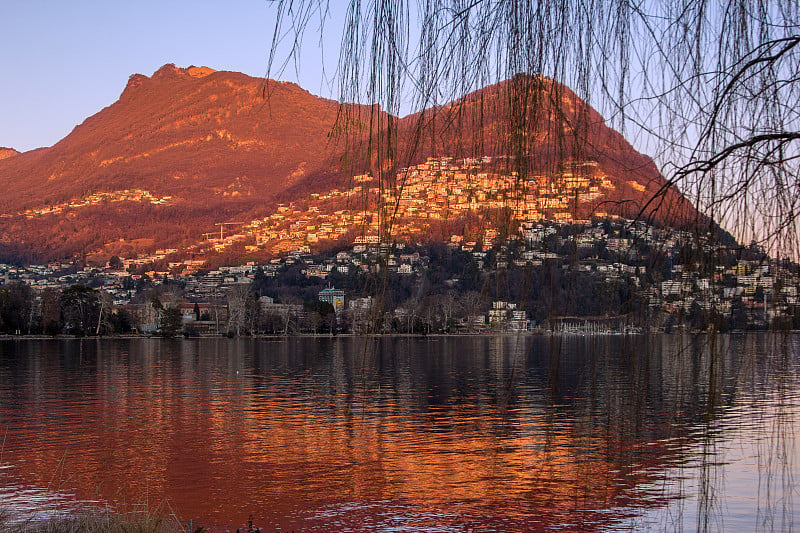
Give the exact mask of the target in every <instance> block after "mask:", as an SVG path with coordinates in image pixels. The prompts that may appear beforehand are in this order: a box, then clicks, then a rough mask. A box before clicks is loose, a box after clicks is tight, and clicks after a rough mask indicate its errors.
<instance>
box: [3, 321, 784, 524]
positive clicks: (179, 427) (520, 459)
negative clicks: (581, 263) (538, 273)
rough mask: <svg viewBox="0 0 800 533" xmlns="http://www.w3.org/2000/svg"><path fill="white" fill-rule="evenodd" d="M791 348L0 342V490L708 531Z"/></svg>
mask: <svg viewBox="0 0 800 533" xmlns="http://www.w3.org/2000/svg"><path fill="white" fill-rule="evenodd" d="M781 342H783V344H781ZM797 345H798V343H797V338H796V337H789V338H784V339H783V341H781V339H778V338H776V337H773V336H769V335H764V336H760V337H759V336H752V335H750V336H739V337H729V336H725V337H716V338H709V337H680V336H676V335H672V336H654V337H646V336H616V337H560V338H559V337H555V338H546V337H514V336H496V337H467V338H456V337H432V338H410V337H386V338H322V337H320V338H287V339H238V340H229V339H203V340H180V341H179V340H176V341H163V340H147V339H138V340H119V339H115V340H84V341H22V342H0V383H2V385H0V428H2V430H3V431H4V432H5V433H7V435H6V437H5V439H6V442H5V446H4V449H3V455H2V462H4V463H7V464H9V465H11V468H10V469H7V471H0V486H2V485H6V486H9V485H11V484H12V479H13V483H16V484H28V485H31V486H37V487H43V488H49V489H54V490H55V489H58V490H61V491H64V490H66V491H68V492H71V493H74V494H75V495H76V497H77V498H79V499H95V498H102V499H103V500H104V501H109V502H112V503H115V504H117V505H120V506H123V507H124V506H131V505H136V504H139V503H141V502H143V501H144V500H147V501H149V502H159V501H163V500H164V499H168V500H169V502H170V504H171V506H172V508H173V509H174V510H175V512H176V513H177V514H178V515H179V516H180V517H182V518H185V519H187V520H188V519H190V518H192V519H194V520H195V521H201V522H203V523H207V524H222V525H233V526H235V525H237V524H239V525H240V524H242V523H243V522H244V521H245V520H246V519H247V517H248V516H250V515H253V517H254V520H255V522H256V523H257V524H259V525H262V526H263V527H268V528H281V529H289V530H291V529H295V530H301V531H326V530H331V528H334V529H337V530H341V531H378V530H386V529H387V528H397V529H399V530H403V531H415V530H416V531H432V530H436V531H450V530H452V531H465V530H470V531H471V530H474V531H508V530H515V531H517V530H532V531H536V530H542V529H546V528H555V529H561V530H570V531H571V530H594V529H598V530H605V529H608V528H614V527H620V524H636V523H637V522H636V520H638V519H639V518H637V517H639V516H640V515H641V516H645V515H648V514H652V513H653V510H654V509H655V510H659V509H665V508H668V507H669V508H672V507H674V506H675V502H680V501H682V499H684V498H686V497H692V498H696V499H697V504H696V505H695V506H693V507H692V508H691V509H684V508H683V506H681V505H678V506H677V508H678V509H683V511H682V512H683V513H685V514H686V515H687V516H688V518H686V517H677V518H676V517H675V516H672V514H670V516H669V518H664V517H663V516H659V515H658V511H656V518H654V519H655V520H657V521H658V522H659V525H660V526H664V527H665V528H669V529H681V527H680V526H678V525H675V524H684V523H685V521H686V520H689V521H690V522H691V523H690V524H689V525H690V526H691V527H697V528H698V529H709V528H710V529H716V528H717V527H716V526H717V525H719V524H718V523H717V522H715V521H716V520H720V519H721V517H720V516H718V515H719V514H720V505H719V503H720V502H719V501H718V500H716V499H715V498H716V496H715V494H718V492H719V489H721V488H724V483H725V481H724V480H720V479H718V478H717V477H716V476H717V474H718V472H717V469H718V465H716V463H715V454H717V452H718V451H719V449H720V448H721V447H724V446H726V444H725V442H727V441H726V440H725V439H728V438H730V437H731V436H737V435H739V434H747V435H748V438H749V439H750V438H751V437H749V435H750V434H751V433H752V440H754V441H757V442H761V444H760V446H762V452H763V453H764V460H765V461H767V460H768V458H770V457H773V456H775V457H777V456H779V453H778V452H780V449H782V448H780V447H781V446H784V447H785V446H786V445H787V443H788V444H791V443H792V442H793V439H794V433H793V428H794V421H795V420H796V412H795V411H794V410H793V407H792V406H793V405H795V404H796V403H797V402H795V401H794V400H795V399H796V396H797V391H798V387H797V383H796V381H795V378H794V376H795V375H796V363H797V361H796V359H797V358H796V355H797V354H796V352H797ZM765 354H766V355H765ZM765 400H769V402H765ZM775 410H777V411H778V413H777V414H778V415H779V416H773V415H774V414H775ZM759 421H761V422H764V421H768V422H769V424H768V425H769V430H768V432H767V433H766V434H765V433H764V428H763V426H764V424H761V423H759ZM784 457H787V456H786V454H784ZM794 467H795V465H794V458H793V454H789V456H788V458H786V460H784V461H783V462H782V463H780V464H779V463H778V462H775V463H769V464H766V466H764V469H763V472H762V471H761V469H759V471H758V472H757V473H756V480H755V481H754V483H759V482H763V483H767V484H769V483H772V485H771V486H772V488H773V492H774V493H775V494H778V493H779V490H780V489H781V488H782V485H781V479H782V478H781V475H788V476H789V477H791V474H793V473H794V471H793V470H792V469H793V468H794ZM54 471H55V474H54ZM3 476H5V477H3ZM689 478H693V479H691V480H688V479H689ZM694 478H696V479H694ZM731 478H733V479H734V480H737V479H738V477H737V476H736V474H735V473H734V474H733V475H731ZM684 480H687V481H684ZM689 491H691V492H692V493H693V494H687V492H689ZM715 491H717V492H715ZM695 493H696V494H695ZM757 496H758V495H757ZM737 501H738V500H737ZM759 505H761V504H759ZM770 505H771V504H770V503H769V502H764V504H763V509H762V507H759V508H758V509H757V513H761V516H762V518H763V513H765V512H769V513H772V514H771V517H772V519H777V520H779V521H780V520H782V522H780V523H781V524H785V523H786V521H787V520H788V524H789V526H791V524H792V521H793V517H792V516H791V512H790V513H789V516H788V517H787V516H783V517H781V516H777V515H778V514H780V513H778V509H777V508H772V507H770ZM781 505H782V507H781V509H782V510H783V511H781V512H783V513H784V515H785V510H786V508H787V507H786V505H785V502H784V503H783V504H781ZM671 506H672V507H671ZM789 510H790V511H791V506H789ZM670 513H672V511H670ZM651 519H652V518H651ZM667 521H672V525H671V526H670V525H669V524H668V523H667ZM776 527H777V526H776ZM777 528H779V527H777ZM651 529H653V528H652V527H651Z"/></svg>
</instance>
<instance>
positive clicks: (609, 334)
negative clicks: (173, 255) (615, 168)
mask: <svg viewBox="0 0 800 533" xmlns="http://www.w3.org/2000/svg"><path fill="white" fill-rule="evenodd" d="M681 333H686V334H691V335H708V334H709V332H707V331H691V330H688V331H674V330H673V331H672V332H670V333H666V332H664V331H639V332H619V331H608V332H596V331H589V332H581V331H558V332H556V331H549V330H541V331H483V332H471V333H466V332H465V333H337V334H335V335H334V334H330V333H293V334H291V335H282V334H257V335H240V336H238V337H229V336H227V335H223V334H218V335H196V336H190V337H187V336H183V335H176V336H175V337H162V336H160V335H149V334H135V333H124V334H119V335H88V336H83V337H81V336H76V335H63V334H59V335H8V334H0V341H10V340H115V339H120V340H123V339H124V340H131V339H154V340H195V339H196V340H200V339H228V340H234V339H293V338H294V339H301V338H311V339H314V338H327V339H335V338H338V337H341V338H384V337H385V338H390V337H401V338H402V337H408V338H420V339H425V338H451V337H622V336H643V335H675V334H681ZM750 333H772V334H777V333H788V334H800V329H790V330H781V331H771V330H736V331H728V332H725V333H721V332H717V334H718V335H742V334H750Z"/></svg>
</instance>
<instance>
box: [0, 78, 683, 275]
mask: <svg viewBox="0 0 800 533" xmlns="http://www.w3.org/2000/svg"><path fill="white" fill-rule="evenodd" d="M520 98H522V99H523V103H522V105H519V101H520ZM370 121H371V122H370ZM389 121H392V122H394V124H396V126H397V128H396V134H397V137H396V139H399V140H398V141H397V142H396V143H394V144H392V143H391V142H389V143H386V142H383V141H384V140H385V138H386V136H387V133H388V132H387V131H386V130H380V128H372V129H370V128H369V126H368V125H369V124H370V123H374V124H387V123H388V122H389ZM520 123H521V124H523V127H522V128H520V127H515V126H514V124H517V126H518V125H519V124H520ZM531 125H533V128H532V127H531ZM348 128H349V129H351V130H356V131H357V132H360V137H358V136H356V137H347V138H344V137H342V136H337V132H341V131H342V130H343V129H348ZM522 130H529V132H532V133H530V135H528V134H525V135H520V134H518V132H519V131H522ZM370 131H372V132H374V134H372V136H370V135H369V132H370ZM365 132H366V133H365ZM352 139H360V141H358V142H360V143H362V144H361V145H359V144H355V146H356V148H355V150H353V149H352V146H351V148H350V149H348V150H347V151H346V147H345V145H346V144H347V142H350V143H353V142H355V141H353V140H352ZM359 146H361V149H360V150H359V148H358V147H359ZM376 146H377V147H379V148H382V147H386V146H394V147H395V149H394V150H388V149H385V148H382V149H383V151H381V150H379V149H376V148H375V147H376ZM353 154H358V156H359V157H357V158H356V157H353ZM514 154H525V156H524V157H516V158H514V157H512V158H511V159H509V158H508V157H506V156H508V155H511V156H513V155H514ZM345 156H347V160H346V162H347V164H348V165H349V169H348V170H349V171H348V174H354V173H355V174H357V173H362V175H367V174H370V173H371V174H372V175H378V174H380V173H381V172H383V171H386V170H387V169H388V170H389V171H390V174H391V175H393V172H394V171H396V170H397V169H401V168H409V167H411V166H414V165H419V164H422V163H424V162H425V161H426V160H428V159H429V158H431V157H453V158H465V157H482V156H494V161H495V162H496V161H505V163H504V165H505V167H507V168H499V167H497V166H496V165H495V167H493V168H492V169H489V170H488V171H489V172H492V173H497V174H498V175H499V174H502V173H506V174H508V173H512V172H517V173H518V174H515V175H517V176H520V175H524V176H527V175H528V174H530V175H534V174H536V175H537V178H536V180H534V181H529V182H528V183H529V184H532V185H531V188H532V189H535V188H537V187H538V189H539V190H540V191H544V192H543V193H542V194H547V191H545V189H543V188H542V185H543V184H544V185H546V186H549V187H551V188H552V187H555V186H556V185H554V184H557V183H562V182H563V180H565V179H566V180H570V179H572V180H575V179H577V178H578V177H579V176H578V174H581V176H583V177H586V178H589V179H590V180H593V181H592V183H594V184H595V185H596V186H598V184H599V183H601V181H602V180H605V181H604V182H602V183H605V184H606V187H605V188H604V189H602V191H603V193H602V194H594V196H593V195H592V194H588V195H586V197H585V198H578V195H577V193H576V195H575V201H574V205H573V206H572V210H573V213H574V214H575V216H587V215H588V214H589V213H590V212H592V211H599V210H602V211H603V212H608V213H612V214H621V215H625V216H633V215H635V214H637V213H638V209H639V207H638V206H642V205H644V204H645V203H646V201H647V198H649V197H650V196H652V195H653V194H655V193H656V192H657V191H658V190H659V188H660V187H662V186H663V185H664V184H665V182H664V179H663V178H662V177H661V176H660V174H659V173H658V170H657V169H656V167H655V165H654V164H653V162H652V160H650V159H649V158H648V157H646V156H644V155H641V154H638V153H637V152H636V151H635V150H633V148H632V147H631V146H630V145H629V144H628V143H627V142H626V141H625V140H624V138H623V137H622V136H621V135H620V134H619V133H617V132H615V131H613V130H612V129H610V128H608V127H607V126H606V125H605V123H604V121H603V119H602V117H600V115H599V114H597V112H596V111H594V110H593V109H591V107H589V106H588V105H587V104H585V103H584V102H582V101H581V100H580V99H579V98H578V97H577V96H576V95H575V94H574V93H573V92H572V91H570V90H569V89H568V88H566V87H564V86H563V85H560V84H558V83H556V82H553V81H551V80H547V79H544V78H534V77H529V76H518V77H516V78H514V79H512V80H508V81H506V82H503V83H500V84H497V85H493V86H490V87H487V88H484V89H482V90H480V91H477V92H475V93H472V94H470V95H467V96H465V97H464V98H463V99H461V100H460V101H457V102H453V103H451V104H449V105H447V106H442V107H439V108H433V109H428V110H425V111H423V112H421V113H418V114H415V115H410V116H407V117H403V118H396V117H390V116H389V115H387V114H386V113H384V112H383V111H381V110H380V109H379V108H378V107H377V106H355V105H348V106H340V105H339V104H338V103H337V102H335V101H332V100H327V99H323V98H318V97H316V96H314V95H312V94H311V93H309V92H308V91H305V90H303V89H301V88H300V87H298V86H297V85H295V84H292V83H284V82H277V81H273V80H263V79H259V78H252V77H249V76H246V75H244V74H241V73H235V72H222V71H214V70H213V69H210V68H207V67H189V68H177V67H175V66H174V65H165V66H164V67H162V68H160V69H159V70H158V71H156V72H155V73H154V74H153V75H152V76H150V77H147V76H144V75H140V74H135V75H133V76H131V77H130V79H129V80H128V83H127V86H126V87H125V89H124V91H123V92H122V94H121V96H120V98H119V100H118V101H117V102H115V103H114V104H112V105H110V106H108V107H107V108H105V109H103V110H101V111H100V112H98V113H97V114H95V115H94V116H92V117H89V118H87V119H86V120H85V121H84V122H83V123H82V124H80V125H79V126H77V127H76V128H75V129H74V130H73V131H72V132H71V133H70V134H69V135H67V136H66V137H65V138H64V139H62V140H61V141H60V142H58V143H57V144H55V145H54V146H52V147H50V148H40V149H37V150H32V151H29V152H24V153H17V152H16V151H13V150H10V149H2V150H0V187H2V188H3V190H4V191H5V194H4V195H3V196H2V197H0V260H6V261H9V260H13V261H26V262H40V261H45V260H50V259H59V258H66V257H70V256H73V255H74V254H81V253H83V254H86V253H89V254H93V253H97V254H99V255H100V256H103V255H105V256H108V255H110V254H117V255H120V256H133V255H137V254H138V255H142V254H148V253H152V252H154V251H155V250H156V249H158V248H162V249H164V248H167V249H177V250H179V251H182V250H190V249H191V250H193V253H195V252H197V251H198V250H201V249H202V250H205V248H203V246H202V242H203V238H204V236H203V235H204V234H206V235H205V237H206V238H207V239H208V238H210V237H211V236H212V235H209V234H216V232H219V231H220V227H221V228H222V231H223V232H225V233H230V230H234V229H236V228H237V227H244V228H247V229H248V231H249V230H250V229H253V228H258V227H260V226H262V225H263V223H262V222H259V221H267V220H269V218H268V217H269V216H270V215H273V214H275V213H276V210H278V209H279V204H280V205H281V206H282V207H280V209H283V210H285V209H287V207H286V206H295V207H296V208H297V209H300V208H301V207H302V209H311V210H312V211H313V210H315V209H316V210H319V209H320V208H322V209H323V211H324V209H327V208H331V209H336V210H338V211H341V210H342V208H343V207H345V208H355V207H356V205H355V203H354V202H353V201H352V199H351V200H348V201H345V202H344V203H343V201H335V200H336V198H334V197H332V196H331V195H328V194H326V193H327V192H329V191H331V190H337V191H344V190H361V191H362V192H363V191H366V192H364V194H367V195H371V196H370V197H369V198H368V199H367V200H365V202H366V203H363V204H361V205H362V206H363V208H364V209H368V208H369V207H368V204H369V203H370V202H374V201H375V198H377V189H375V190H373V191H372V192H371V193H370V192H369V189H370V187H371V186H372V187H374V186H375V184H376V183H377V180H371V181H370V180H367V179H363V180H362V181H361V182H359V183H361V184H363V187H361V185H358V186H356V188H355V189H353V187H354V182H353V181H352V177H349V178H346V177H345V173H344V172H343V171H342V170H341V169H342V168H343V166H342V162H343V161H344V160H345ZM582 169H583V170H582ZM483 170H485V171H486V170H487V169H483ZM520 170H522V174H519V171H520ZM493 175H494V174H493ZM570 176H571V177H570ZM548 177H549V178H548ZM548 179H549V180H550V181H549V182H548ZM559 179H560V180H562V182H559V181H558V180H559ZM598 180H600V181H598ZM548 183H549V184H548ZM564 183H566V182H564ZM586 183H587V184H589V182H586ZM398 185H399V184H398ZM589 185H591V184H589ZM587 187H589V186H588V185H587ZM589 188H591V187H589ZM553 190H555V189H553ZM598 190H599V189H598ZM352 194H355V193H352ZM352 194H351V196H352ZM554 194H555V193H554ZM333 196H336V195H333ZM310 198H319V199H320V200H319V202H320V205H310V204H309V199H310ZM326 199H327V200H328V201H327V203H326ZM379 201H380V200H379ZM664 201H666V202H667V203H668V204H670V208H669V209H663V210H661V211H659V212H657V213H656V215H657V216H658V217H661V218H662V220H661V221H662V222H663V223H673V222H674V221H678V223H685V222H686V221H689V220H692V219H695V218H696V217H697V216H698V215H697V213H696V212H695V211H694V210H693V209H692V208H691V206H690V205H689V204H688V202H686V201H685V199H683V197H682V196H680V194H679V193H677V192H676V191H674V190H673V189H668V190H667V194H666V195H665V196H664ZM312 203H313V202H312ZM601 203H602V205H601ZM323 204H324V205H323ZM298 206H300V207H298ZM373 207H374V206H373ZM479 207H484V206H479ZM562 208H563V209H567V208H568V207H567V206H562ZM563 209H562V210H563ZM551 211H552V209H551ZM667 212H669V213H670V214H676V213H677V215H675V217H674V218H670V219H669V220H667V219H666V218H665V217H663V216H662V215H661V213H667ZM542 214H543V215H544V216H548V211H547V209H542ZM412 218H413V217H412ZM223 222H230V223H232V224H231V225H230V226H219V225H218V223H223ZM251 233H253V235H250V237H252V238H250V239H249V240H247V243H248V245H249V253H256V252H257V250H256V248H254V247H257V246H258V245H259V242H260V244H261V245H265V246H264V249H265V250H272V251H274V250H275V248H274V247H272V248H270V247H269V244H270V243H269V242H266V240H268V238H267V237H265V236H264V234H262V235H261V236H260V237H259V236H258V235H255V234H254V232H251ZM262 233H263V232H262ZM270 235H271V234H270ZM276 235H277V234H276ZM336 235H337V236H338V237H339V238H343V237H342V236H343V233H342V232H338V233H337V234H336ZM223 237H224V235H223ZM256 241H259V242H256ZM254 242H255V244H254ZM223 248H224V247H223ZM237 249H238V248H237ZM217 251H219V250H217ZM205 253H206V252H205V251H204V252H203V254H205ZM204 257H205V256H204Z"/></svg>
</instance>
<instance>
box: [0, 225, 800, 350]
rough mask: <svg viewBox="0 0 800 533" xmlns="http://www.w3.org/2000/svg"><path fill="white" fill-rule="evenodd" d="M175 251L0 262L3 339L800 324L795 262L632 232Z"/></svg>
mask: <svg viewBox="0 0 800 533" xmlns="http://www.w3.org/2000/svg"><path fill="white" fill-rule="evenodd" d="M487 235H492V234H491V233H488V234H487V233H485V234H483V235H482V236H481V239H483V238H484V237H486V236H487ZM177 253H178V250H175V249H172V250H159V251H158V253H157V254H155V255H154V256H153V257H150V258H148V259H150V261H151V263H149V264H150V265H152V264H153V263H152V261H153V260H160V261H161V264H165V265H166V266H167V268H166V269H163V270H145V269H146V268H147V267H146V266H144V265H143V264H142V263H141V261H140V260H138V259H120V258H116V257H114V258H112V259H111V260H110V261H109V262H108V263H107V264H106V265H88V264H82V263H81V262H79V261H75V260H73V261H64V262H57V263H51V264H47V265H30V266H26V267H22V266H12V265H0V283H1V284H2V285H0V296H2V298H0V305H1V306H2V307H1V308H0V319H1V320H2V322H0V331H2V332H3V333H6V334H68V335H103V334H115V333H138V334H147V335H150V334H162V335H169V336H172V335H176V334H184V335H253V334H255V335H257V334H278V335H286V334H300V333H304V334H305V333H326V334H331V333H424V334H429V333H487V332H517V333H522V332H533V333H546V332H562V333H582V334H585V333H630V332H643V331H666V332H670V331H673V330H676V329H686V330H705V329H708V328H715V329H716V330H718V331H731V330H734V331H735V330H746V329H767V328H775V327H783V328H798V326H800V324H799V323H798V322H799V321H800V299H799V298H798V292H799V290H800V271H799V270H798V266H797V265H796V264H794V263H790V262H778V261H775V260H771V259H769V258H768V257H767V256H766V254H765V253H764V252H763V250H761V249H760V248H759V247H758V246H756V245H751V246H747V247H742V246H739V245H737V244H736V243H735V242H734V241H733V240H732V239H730V240H729V242H720V241H719V240H715V239H712V237H711V236H710V235H697V234H692V233H690V232H688V231H679V230H674V229H669V228H661V227H656V226H653V225H649V224H647V223H645V222H643V221H635V222H634V221H629V220H624V219H611V218H604V219H600V218H596V219H593V220H585V221H577V220H573V221H570V222H557V221H544V220H539V221H529V222H525V223H523V224H521V225H520V227H519V231H518V233H516V234H515V235H511V236H509V237H508V238H505V239H499V238H496V235H495V238H494V239H491V240H490V239H488V238H487V239H486V240H476V241H467V240H466V239H464V238H463V235H455V234H454V235H451V236H450V239H449V241H448V242H446V243H438V244H437V243H433V244H429V243H422V242H418V243H413V244H412V243H397V242H395V243H380V242H364V241H359V242H356V243H354V244H351V245H350V246H348V247H346V248H344V249H341V250H338V251H331V252H327V253H311V252H310V251H309V250H308V248H307V247H305V248H302V249H298V250H293V251H291V252H288V253H284V254H281V255H279V256H277V257H275V258H273V259H271V260H269V261H266V262H262V263H256V262H253V261H250V262H245V263H244V264H241V265H235V266H233V265H229V266H220V267H218V268H214V269H205V268H203V264H202V262H200V261H195V262H191V261H182V262H175V263H172V262H169V261H168V259H169V257H170V256H171V255H174V254H177ZM187 270H189V271H190V273H186V272H187Z"/></svg>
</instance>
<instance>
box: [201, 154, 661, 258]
mask: <svg viewBox="0 0 800 533" xmlns="http://www.w3.org/2000/svg"><path fill="white" fill-rule="evenodd" d="M506 164H507V161H506V159H505V158H499V157H488V156H484V157H482V158H465V159H461V160H455V159H454V158H452V157H439V158H428V160H427V161H426V162H424V163H421V164H419V165H416V166H413V167H410V168H403V169H400V170H399V171H398V174H397V178H396V180H395V182H394V183H393V184H391V186H385V187H384V188H383V189H381V188H380V187H379V186H378V183H377V180H376V179H375V178H374V177H373V176H371V175H369V174H362V175H356V176H354V177H353V180H352V186H351V187H349V188H346V189H340V188H334V189H332V190H330V191H327V192H326V193H322V194H320V193H312V194H311V195H310V197H309V198H308V199H306V200H305V201H302V202H292V203H289V204H280V205H278V208H277V210H276V212H275V213H273V214H271V215H270V216H268V217H265V218H261V219H256V220H251V221H249V222H241V223H224V224H230V225H231V228H230V229H231V231H230V232H229V234H228V235H227V236H225V235H224V232H223V231H222V230H223V229H224V228H220V230H221V231H220V232H219V237H217V234H216V232H208V233H206V234H204V237H206V240H205V241H204V242H201V243H199V244H198V245H196V246H194V247H192V249H191V250H190V251H191V252H192V253H194V254H205V253H209V252H211V253H224V252H225V251H226V250H228V249H230V248H233V247H235V246H237V245H239V246H241V245H244V251H245V253H258V252H259V251H261V250H264V251H266V252H268V253H270V254H281V253H287V252H292V251H296V250H303V249H312V248H314V247H317V246H319V245H320V244H321V243H323V242H325V241H328V242H335V241H338V240H340V239H342V238H345V237H346V236H351V237H352V238H353V239H355V240H356V241H357V242H362V243H377V242H384V241H387V240H389V239H386V238H385V236H386V235H391V240H395V241H411V242H413V241H414V240H418V239H420V238H421V237H423V236H427V235H430V234H431V231H432V230H433V227H434V225H437V224H438V225H441V224H442V223H445V222H448V221H453V220H457V219H459V218H460V217H466V216H469V215H476V216H478V217H480V218H481V219H482V224H481V226H482V227H481V229H483V230H485V232H486V233H485V234H483V235H475V237H476V238H478V237H480V238H483V239H484V240H486V241H487V242H488V241H489V240H491V239H493V238H494V236H495V234H496V232H497V229H496V228H493V227H492V222H491V220H490V218H491V217H490V214H491V213H492V212H496V211H498V210H508V211H509V213H510V214H511V215H512V216H513V219H514V220H518V221H538V220H542V219H548V220H556V221H569V220H572V219H573V218H574V215H575V213H576V211H578V206H587V205H589V204H590V203H592V202H597V201H598V200H600V199H602V198H603V196H604V194H605V193H607V192H608V191H611V190H614V189H615V188H616V186H615V185H614V184H613V182H612V180H611V179H610V178H609V177H608V176H605V175H603V174H602V173H601V172H600V171H599V170H598V164H597V162H595V161H576V162H565V163H563V164H562V165H560V168H559V169H558V171H557V172H555V173H552V174H550V175H534V176H531V177H528V178H526V179H524V180H523V179H521V178H520V177H519V176H518V173H517V172H516V171H513V170H509V169H508V168H506ZM628 185H630V186H631V187H632V188H634V189H635V190H638V191H644V190H645V185H644V184H642V183H639V182H638V181H635V180H629V182H628ZM594 215H595V216H597V217H604V216H606V213H605V212H603V211H599V210H595V211H594ZM222 224H223V223H221V224H220V225H222Z"/></svg>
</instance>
